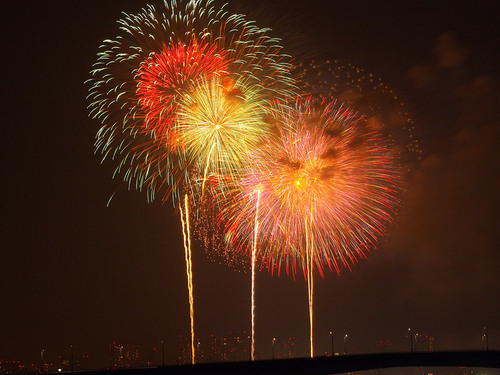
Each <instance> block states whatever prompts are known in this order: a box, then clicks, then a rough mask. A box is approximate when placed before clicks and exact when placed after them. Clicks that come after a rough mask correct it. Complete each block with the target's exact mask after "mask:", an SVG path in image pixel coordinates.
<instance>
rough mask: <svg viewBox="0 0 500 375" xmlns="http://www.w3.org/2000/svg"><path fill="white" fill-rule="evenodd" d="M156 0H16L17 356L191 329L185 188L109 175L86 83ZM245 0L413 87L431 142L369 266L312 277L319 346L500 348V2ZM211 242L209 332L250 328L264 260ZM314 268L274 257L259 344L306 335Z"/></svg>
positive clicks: (10, 250) (205, 273)
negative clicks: (136, 187) (107, 46)
mask: <svg viewBox="0 0 500 375" xmlns="http://www.w3.org/2000/svg"><path fill="white" fill-rule="evenodd" d="M147 3H148V2H147V1H139V0H127V1H123V2H119V3H116V4H115V3H112V4H111V3H101V2H99V1H94V0H89V1H86V2H71V3H69V2H68V3H62V2H58V1H47V2H44V3H43V4H42V3H12V4H8V5H6V11H5V14H4V15H3V16H4V17H6V20H5V24H6V25H7V30H8V31H9V38H8V39H9V40H8V42H7V46H6V51H7V54H6V57H5V58H4V64H5V71H6V72H7V73H8V77H6V84H5V87H6V89H5V90H4V101H3V102H4V106H5V108H6V112H5V116H4V124H5V125H4V126H3V127H2V128H3V129H2V137H1V139H2V142H3V143H2V148H1V149H2V160H3V163H2V164H3V165H2V166H3V170H4V173H3V177H4V179H3V181H4V186H5V191H4V194H3V196H2V213H3V215H2V220H3V221H2V232H1V233H2V236H1V237H2V246H1V248H2V250H1V251H0V285H1V286H0V300H1V301H2V312H0V360H2V359H3V360H20V361H25V360H29V359H30V358H35V357H36V356H37V353H40V350H49V348H68V347H69V346H70V345H73V346H74V348H79V349H78V351H80V350H83V351H85V352H88V353H89V354H90V353H91V352H94V353H101V352H102V351H101V350H99V348H106V347H107V345H109V343H111V342H113V341H114V340H115V341H116V342H121V343H130V344H134V345H139V346H141V347H146V346H151V345H154V343H156V345H158V342H160V341H161V339H162V338H163V339H165V340H169V339H170V340H175V338H176V337H178V335H183V336H184V335H188V333H189V310H188V309H189V307H188V297H187V290H186V289H187V288H186V280H185V278H186V275H185V266H184V255H183V251H182V239H181V236H180V233H181V224H180V220H179V217H178V215H177V214H175V213H174V208H173V206H172V204H171V203H170V202H166V203H165V204H163V205H162V204H159V203H154V204H147V202H146V197H145V196H144V195H142V194H140V193H139V192H137V191H128V189H127V187H126V186H124V185H123V184H120V183H119V181H117V180H112V179H111V178H110V176H111V175H112V171H113V167H112V165H110V163H104V165H100V157H99V156H98V155H95V154H94V145H93V143H94V137H95V133H96V131H97V128H98V124H96V123H95V122H94V121H92V120H90V119H89V118H88V111H87V108H86V107H87V105H88V100H86V99H85V97H86V95H87V89H88V88H87V87H85V86H84V84H83V82H84V81H85V80H86V79H87V78H88V74H89V71H90V70H91V68H92V64H93V62H94V60H95V57H96V53H97V50H98V46H99V45H100V43H101V42H102V41H103V40H104V39H106V38H112V37H114V36H115V35H116V30H117V24H116V20H118V19H119V18H120V17H121V11H126V12H130V13H134V12H137V11H139V10H140V9H141V8H142V7H143V6H145V5H146V4H147ZM231 6H232V7H233V8H234V9H236V10H238V11H240V12H242V13H246V14H248V18H249V19H256V20H257V22H258V23H259V24H260V25H262V26H270V27H271V28H272V29H273V33H274V34H276V35H277V36H280V37H282V38H283V41H284V42H283V44H284V45H285V48H286V47H288V48H289V49H290V50H293V52H295V51H296V50H307V51H309V52H308V53H309V55H313V57H317V58H323V59H339V60H342V61H344V62H345V63H352V64H353V65H355V66H360V67H361V68H363V69H365V70H366V72H370V73H372V74H374V75H375V76H376V77H381V78H382V80H383V81H384V82H386V83H387V84H388V85H389V86H390V87H391V88H393V90H394V92H395V94H396V95H397V96H398V97H399V98H400V100H401V101H402V102H404V103H405V106H406V107H405V108H407V110H408V112H409V113H410V116H411V118H412V119H413V120H414V122H415V127H416V136H417V137H418V139H419V142H420V144H421V147H422V150H423V154H422V157H421V160H419V161H417V162H416V163H414V164H412V165H411V166H410V168H409V170H408V172H409V173H408V176H409V182H410V184H409V188H408V191H406V192H405V193H404V194H403V195H402V202H401V207H400V209H399V211H398V214H397V216H396V218H395V220H394V223H393V224H392V225H391V227H390V228H389V232H388V236H387V237H386V238H384V239H383V240H382V241H381V242H380V244H379V245H378V248H377V249H375V250H374V251H372V252H371V253H369V254H367V258H366V259H363V260H361V261H360V262H359V263H358V264H356V265H354V266H353V267H352V272H349V271H347V270H342V272H341V275H340V277H339V276H338V275H336V274H335V272H330V271H328V272H326V273H325V276H324V277H323V278H320V277H319V276H318V277H317V278H316V279H315V346H317V351H318V353H317V355H322V353H324V352H325V351H327V350H328V348H329V347H330V342H331V336H330V334H329V332H330V331H333V332H334V333H335V340H336V341H335V345H336V346H338V347H339V348H341V347H342V345H343V337H344V335H345V334H348V335H349V337H350V340H351V341H350V342H351V343H353V345H354V343H356V347H357V350H359V351H360V352H367V351H369V350H372V348H373V350H376V344H377V343H380V342H381V341H384V340H388V339H389V340H391V342H393V350H397V349H398V348H401V349H400V350H406V349H407V348H408V346H409V345H408V341H406V340H407V339H405V335H406V334H407V330H408V328H409V327H410V328H411V329H412V330H414V332H415V333H427V334H429V335H431V334H432V336H433V337H435V347H436V350H462V349H477V350H481V349H482V341H481V337H482V335H483V327H487V328H488V333H489V335H488V337H489V347H490V349H495V350H498V348H499V347H500V321H499V319H498V316H500V298H499V296H500V275H499V272H498V269H499V267H500V248H499V246H500V238H499V234H498V228H499V227H500V225H499V224H500V222H499V217H498V211H499V208H500V207H499V206H500V205H499V203H500V199H499V198H498V194H497V192H498V190H499V188H500V183H499V178H498V175H499V172H500V171H499V163H498V160H500V155H499V148H498V147H497V143H498V140H499V139H500V134H499V128H500V116H499V108H498V101H499V98H500V94H499V93H500V89H499V81H498V78H499V71H498V63H499V52H498V51H499V50H500V48H498V47H499V43H498V42H499V40H498V38H499V37H498V32H496V28H495V24H496V23H495V21H497V20H498V19H497V17H495V15H496V14H498V12H497V11H498V10H499V9H498V8H499V7H498V5H497V4H496V3H495V2H494V1H484V2H481V4H477V3H476V2H473V1H466V2H463V3H461V4H454V5H453V6H451V4H445V3H439V4H434V3H433V2H426V1H424V2H413V1H412V2H409V3H406V4H395V3H394V4H393V3H388V2H380V3H376V4H375V3H371V4H368V3H366V2H363V1H338V2H328V1H324V0H313V1H312V2H310V3H309V2H308V4H302V3H301V2H299V1H286V0H278V1H276V2H273V3H272V4H268V3H267V2H265V1H263V0H259V1H256V2H245V1H243V0H242V1H240V2H236V1H231ZM111 197H113V199H112V200H111V202H110V203H109V206H108V201H109V199H110V198H111ZM212 255H213V254H206V253H205V250H204V249H203V248H202V246H201V244H199V243H197V244H196V248H195V249H194V252H193V268H194V294H195V305H196V306H195V309H196V317H195V325H196V330H197V334H196V336H197V337H200V338H201V339H202V340H204V341H202V342H205V341H206V338H207V337H210V334H213V335H216V336H220V337H222V336H223V335H225V334H227V332H229V331H230V330H232V329H235V328H237V329H239V330H242V331H243V330H245V331H247V332H248V331H249V330H250V317H249V308H248V307H249V302H250V273H249V269H248V266H247V265H244V266H237V265H236V266H234V267H228V265H227V264H224V262H221V261H215V262H214V261H212V260H211V259H210V258H211V256H212ZM306 284H307V283H306V281H305V280H304V277H303V276H302V274H301V273H300V272H299V273H298V274H297V275H296V276H295V278H294V277H292V276H287V275H286V274H282V275H280V276H279V277H278V276H277V275H271V274H269V272H268V271H267V270H261V271H260V272H258V273H257V279H256V299H257V301H256V345H257V352H258V353H263V356H264V357H265V358H270V357H271V340H272V339H273V338H274V337H276V338H280V339H282V338H288V337H296V338H300V339H301V340H302V341H303V342H304V341H307V339H306V338H307V335H308V329H309V327H308V310H307V285H306ZM337 335H338V336H337ZM203 338H205V339H203ZM303 351H304V352H303V353H302V352H301V351H299V352H298V355H303V356H307V348H306V349H305V350H303ZM97 355H99V356H103V354H97ZM96 361H97V362H99V363H102V362H104V361H106V358H105V356H104V357H103V358H99V359H96Z"/></svg>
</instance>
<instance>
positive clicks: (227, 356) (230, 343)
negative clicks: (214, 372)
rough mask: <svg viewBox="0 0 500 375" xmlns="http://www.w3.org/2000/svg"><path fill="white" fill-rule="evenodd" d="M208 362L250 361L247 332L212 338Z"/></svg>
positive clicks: (207, 356)
mask: <svg viewBox="0 0 500 375" xmlns="http://www.w3.org/2000/svg"><path fill="white" fill-rule="evenodd" d="M209 345H210V350H209V352H208V355H206V356H205V361H207V362H237V361H248V360H249V359H250V352H249V346H250V345H249V339H248V334H247V333H246V331H243V332H242V333H240V332H234V333H233V332H230V333H229V335H228V336H226V337H218V336H214V335H211V336H210V343H209Z"/></svg>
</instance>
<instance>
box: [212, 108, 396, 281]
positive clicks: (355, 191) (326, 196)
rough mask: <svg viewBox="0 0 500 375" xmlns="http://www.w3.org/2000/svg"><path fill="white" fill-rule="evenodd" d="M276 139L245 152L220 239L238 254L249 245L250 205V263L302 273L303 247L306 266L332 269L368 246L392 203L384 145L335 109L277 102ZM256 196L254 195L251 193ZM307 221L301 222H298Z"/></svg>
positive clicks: (392, 177) (389, 159)
mask: <svg viewBox="0 0 500 375" xmlns="http://www.w3.org/2000/svg"><path fill="white" fill-rule="evenodd" d="M275 107H276V109H277V110H275V111H270V113H271V114H273V116H274V118H273V121H275V122H277V123H279V124H280V129H281V132H282V134H281V136H280V137H273V138H270V139H269V142H268V143H267V144H265V145H263V146H262V147H260V148H258V149H256V150H254V151H253V152H252V159H251V160H252V167H251V168H250V169H248V170H247V171H246V173H245V174H244V176H243V177H242V178H241V179H240V181H239V186H240V190H238V192H237V193H235V197H234V199H231V200H230V203H229V204H228V205H227V207H226V208H225V209H224V210H223V212H222V214H221V220H222V221H224V222H226V229H227V231H226V240H227V241H228V242H229V243H230V244H231V246H233V247H235V248H236V249H238V250H239V251H245V252H246V251H249V249H250V248H251V247H250V246H249V244H251V243H252V241H253V236H254V222H253V218H254V217H255V214H256V200H257V199H259V200H260V207H261V209H260V211H259V212H260V213H259V217H258V221H259V228H260V229H259V231H260V233H261V234H260V235H259V238H258V241H259V246H258V251H257V253H258V255H257V256H258V258H259V259H260V261H261V262H262V264H263V265H265V266H267V267H269V268H270V269H272V270H274V269H278V271H279V270H280V269H281V268H282V267H283V266H285V267H286V270H287V272H288V271H290V270H292V271H293V272H294V271H295V269H296V267H297V262H298V264H299V265H300V266H301V268H302V269H304V270H306V268H307V267H306V261H307V259H306V257H305V256H304V252H303V249H305V247H306V245H307V244H306V243H307V242H308V241H312V242H311V244H312V245H314V246H313V248H314V257H313V260H314V268H316V269H318V270H319V271H320V272H321V273H322V272H323V269H324V266H325V265H327V266H328V267H329V268H330V269H335V270H336V271H337V272H340V266H341V265H342V266H343V267H347V268H350V266H351V265H352V264H354V263H355V262H356V260H357V259H359V258H360V257H364V254H365V253H366V251H369V250H370V249H371V248H373V247H374V246H375V245H376V243H377V239H378V238H379V237H380V236H382V235H383V233H384V231H385V227H386V225H387V224H388V223H389V222H390V221H391V218H392V213H393V209H394V206H395V205H396V202H397V198H396V196H397V192H398V187H397V171H396V167H395V160H394V159H393V154H392V153H391V152H390V151H389V148H388V143H387V141H386V140H384V139H383V137H381V135H380V134H379V133H378V132H377V131H376V130H375V129H372V128H371V127H370V125H369V124H368V123H367V122H366V121H365V120H364V119H363V118H360V117H358V116H357V115H356V114H354V113H353V112H352V111H350V110H349V109H347V108H343V107H335V104H334V103H332V104H327V105H316V104H314V103H313V102H312V101H309V100H305V101H303V100H298V101H297V104H296V106H295V108H289V107H283V106H282V105H280V104H277V105H276V106H275ZM257 191H259V192H260V193H259V194H257V193H256V192H257ZM306 219H307V220H306Z"/></svg>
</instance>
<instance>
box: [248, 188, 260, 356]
mask: <svg viewBox="0 0 500 375" xmlns="http://www.w3.org/2000/svg"><path fill="white" fill-rule="evenodd" d="M259 202H260V190H257V207H256V208H255V227H254V231H253V246H252V307H251V309H252V311H251V314H252V348H251V349H250V350H251V352H250V358H251V360H252V361H253V360H255V258H256V255H257V237H258V233H259Z"/></svg>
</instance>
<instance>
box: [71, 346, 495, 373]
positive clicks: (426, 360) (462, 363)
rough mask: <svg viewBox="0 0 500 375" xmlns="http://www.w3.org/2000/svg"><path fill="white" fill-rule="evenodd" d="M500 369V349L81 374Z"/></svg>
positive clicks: (304, 359) (187, 366)
mask: <svg viewBox="0 0 500 375" xmlns="http://www.w3.org/2000/svg"><path fill="white" fill-rule="evenodd" d="M435 366H437V367H440V366H452V367H486V368H500V351H447V352H444V351H443V352H418V353H416V352H414V353H409V352H406V353H379V354H356V355H342V356H334V357H317V358H293V359H274V360H264V361H253V362H221V363H201V364H197V365H181V366H165V367H156V368H139V369H119V370H107V371H88V372H80V371H79V372H78V374H79V375H84V374H86V375H188V374H200V375H205V374H217V375H225V374H245V375H246V374H248V375H250V374H252V375H253V374H255V375H257V374H258V375H266V374H307V375H328V374H340V373H345V372H355V371H363V370H373V369H383V368H391V367H435Z"/></svg>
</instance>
